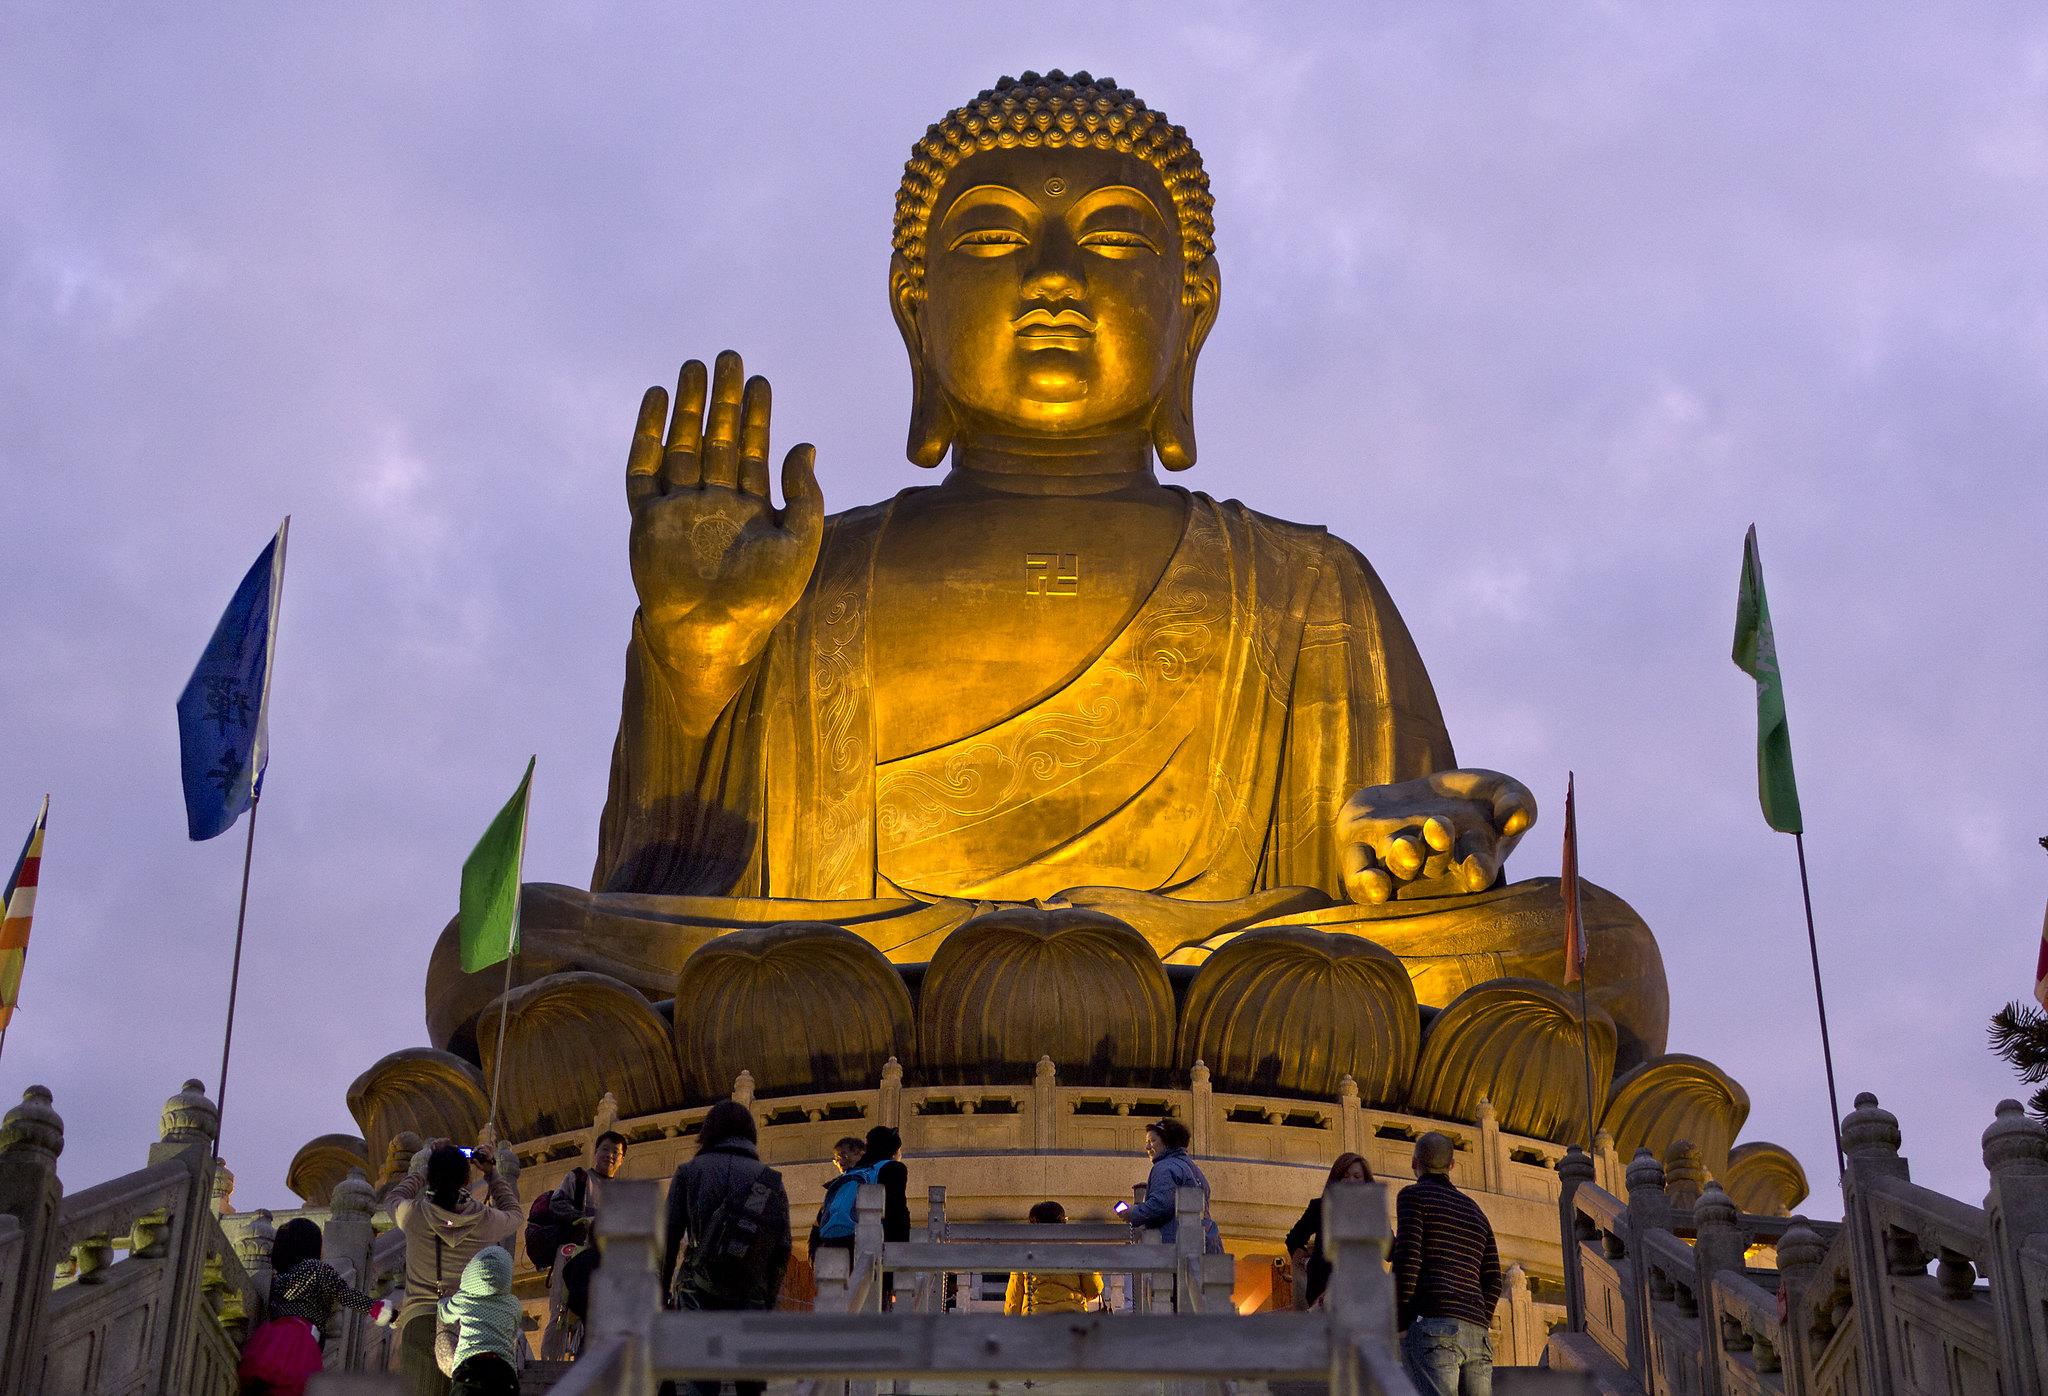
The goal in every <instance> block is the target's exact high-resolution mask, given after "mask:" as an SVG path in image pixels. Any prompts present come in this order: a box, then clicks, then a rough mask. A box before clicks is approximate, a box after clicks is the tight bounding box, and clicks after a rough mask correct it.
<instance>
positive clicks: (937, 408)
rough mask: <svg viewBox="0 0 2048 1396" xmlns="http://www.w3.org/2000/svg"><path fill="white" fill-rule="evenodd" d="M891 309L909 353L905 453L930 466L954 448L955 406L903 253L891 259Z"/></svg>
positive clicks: (923, 464) (918, 462) (914, 279)
mask: <svg viewBox="0 0 2048 1396" xmlns="http://www.w3.org/2000/svg"><path fill="white" fill-rule="evenodd" d="M889 309H890V311H891V312H893V313H894V314H895V316H896V328H897V329H898V330H899V331H900V332H901V333H902V335H903V347H904V349H905V350H907V351H908V352H909V354H910V440H909V443H908V444H907V445H906V446H905V447H904V454H906V455H908V456H909V457H910V459H911V463H912V464H915V465H922V466H925V467H927V468H929V467H931V466H935V465H937V464H938V463H939V462H940V461H942V460H944V459H945V458H946V452H947V451H949V450H951V449H952V447H953V433H954V430H955V428H954V425H953V409H952V406H951V405H950V404H949V403H948V402H947V401H946V395H945V393H944V392H943V391H941V390H940V388H939V380H938V375H937V374H935V373H934V372H933V371H932V365H931V359H930V356H929V355H927V354H926V353H925V337H924V297H923V296H922V295H920V294H919V291H918V284H917V279H916V278H915V277H913V276H912V275H911V274H910V264H909V263H908V262H906V261H904V260H903V254H902V253H900V252H899V253H897V254H896V255H895V256H893V257H891V258H890V259H889Z"/></svg>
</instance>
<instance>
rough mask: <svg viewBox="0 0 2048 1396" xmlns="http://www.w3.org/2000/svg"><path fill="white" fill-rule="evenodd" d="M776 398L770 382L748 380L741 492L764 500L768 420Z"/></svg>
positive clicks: (742, 418) (743, 399)
mask: <svg viewBox="0 0 2048 1396" xmlns="http://www.w3.org/2000/svg"><path fill="white" fill-rule="evenodd" d="M773 407H774V395H773V394H772V393H771V392H770V391H769V389H768V380H767V379H765V378H761V377H754V378H749V379H748V380H747V389H746V392H745V393H744V394H743V395H742V396H741V398H740V492H741V493H742V494H751V495H755V496H758V497H759V498H761V499H766V498H767V497H768V417H769V414H770V412H771V411H772V410H773Z"/></svg>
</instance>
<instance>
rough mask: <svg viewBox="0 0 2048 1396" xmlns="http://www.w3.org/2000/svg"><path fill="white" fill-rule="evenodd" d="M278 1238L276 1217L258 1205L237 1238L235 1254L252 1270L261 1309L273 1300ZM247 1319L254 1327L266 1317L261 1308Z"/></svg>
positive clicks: (258, 1306) (244, 1265)
mask: <svg viewBox="0 0 2048 1396" xmlns="http://www.w3.org/2000/svg"><path fill="white" fill-rule="evenodd" d="M276 1240H277V1224H276V1218H274V1217H272V1216H271V1215H270V1209H269V1208H268V1207H258V1208H257V1209H256V1215H255V1216H254V1217H253V1218H251V1219H250V1221H249V1224H248V1225H247V1226H246V1227H244V1228H242V1234H241V1235H240V1236H239V1237H237V1238H236V1239H235V1258H236V1259H237V1260H239V1261H241V1262H242V1268H243V1269H244V1270H246V1271H248V1272H249V1284H250V1286H251V1287H252V1288H254V1289H255V1291H256V1305H257V1308H258V1309H259V1310H260V1309H261V1308H262V1307H263V1306H264V1305H266V1304H268V1303H269V1302H270V1277H271V1275H272V1274H273V1273H275V1272H274V1271H273V1270H272V1269H271V1268H270V1248H271V1246H272V1244H274V1243H275V1242H276ZM322 1249H323V1250H324V1249H325V1247H324V1246H323V1248H322ZM248 1320H249V1327H250V1328H252V1329H253V1328H254V1327H255V1326H256V1325H257V1324H259V1323H261V1322H262V1321H263V1315H262V1314H261V1313H260V1312H259V1313H252V1314H250V1315H248Z"/></svg>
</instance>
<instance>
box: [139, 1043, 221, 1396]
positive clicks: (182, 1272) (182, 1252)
mask: <svg viewBox="0 0 2048 1396" xmlns="http://www.w3.org/2000/svg"><path fill="white" fill-rule="evenodd" d="M219 1135H220V1109H219V1107H217V1106H216V1105H215V1104H214V1103H213V1102H212V1101H210V1100H208V1099H207V1098H206V1088H205V1086H204V1085H202V1084H201V1083H200V1082H199V1081H198V1080H196V1079H194V1080H188V1081H187V1082H185V1086H184V1089H183V1090H181V1091H179V1092H178V1093H177V1094H176V1095H174V1096H172V1097H171V1098H170V1099H169V1100H167V1101H165V1102H164V1109H163V1115H162V1116H161V1118H160V1120H159V1122H158V1127H157V1142H156V1143H154V1144H152V1145H150V1146H149V1161H150V1162H151V1163H152V1164H156V1163H163V1162H165V1161H167V1160H173V1159H174V1160H176V1161H177V1162H179V1163H182V1164H183V1165H185V1167H186V1169H187V1170H188V1173H189V1177H190V1182H189V1184H188V1186H187V1187H186V1189H185V1193H184V1196H182V1197H181V1198H179V1199H178V1201H177V1202H175V1203H173V1204H172V1209H171V1218H170V1224H169V1225H168V1226H167V1227H166V1228H165V1230H164V1238H165V1242H166V1244H165V1247H164V1268H163V1279H162V1283H163V1285H164V1304H163V1307H162V1308H161V1309H160V1310H158V1319H157V1322H156V1323H154V1324H152V1325H151V1327H152V1329H153V1330H154V1331H153V1333H152V1335H151V1339H150V1341H151V1342H152V1343H154V1344H155V1347H154V1348H153V1350H152V1353H151V1355H150V1356H149V1357H148V1358H147V1359H145V1362H146V1365H148V1366H151V1367H154V1368H156V1370H158V1371H160V1372H162V1373H163V1376H162V1389H163V1390H165V1391H183V1390H186V1389H188V1388H189V1387H190V1386H191V1385H192V1384H193V1383H192V1381H191V1373H190V1372H189V1371H188V1370H187V1366H188V1363H189V1361H190V1359H191V1357H192V1355H193V1353H194V1346H193V1344H192V1343H191V1341H190V1336H191V1332H192V1326H193V1324H194V1323H195V1322H196V1321H197V1319H198V1316H199V1315H200V1313H201V1312H202V1311H203V1310H204V1309H205V1308H206V1307H207V1306H206V1299H205V1293H204V1282H205V1276H206V1228H208V1227H212V1226H217V1225H219V1223H218V1221H216V1219H215V1218H214V1215H213V1208H212V1202H213V1173H214V1158H213V1145H214V1141H215V1139H217V1138H218V1137H219Z"/></svg>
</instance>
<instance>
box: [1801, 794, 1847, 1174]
mask: <svg viewBox="0 0 2048 1396" xmlns="http://www.w3.org/2000/svg"><path fill="white" fill-rule="evenodd" d="M1792 842H1793V846H1794V847H1796V848H1797V849H1798V850H1799V895H1800V897H1801V898H1803V899H1804V900H1805V902H1806V948H1807V950H1808V951H1810V952H1811V953H1812V955H1813V1004H1814V1007H1815V1008H1817V1009H1818V1010H1820V1057H1821V1061H1822V1062H1823V1063H1825V1064H1826V1066H1827V1071H1828V1120H1829V1122H1830V1123H1831V1124H1833V1125H1834V1127H1835V1171H1836V1173H1837V1174H1838V1175H1839V1176H1841V1177H1847V1176H1848V1174H1849V1165H1848V1162H1847V1161H1846V1159H1845V1158H1844V1156H1843V1154H1842V1102H1841V1098H1840V1097H1838V1096H1837V1095H1836V1094H1835V1049H1834V1048H1833V1047H1831V1046H1829V1045H1828V1000H1827V995H1826V994H1824V993H1822V992H1821V987H1820V939H1819V937H1817V936H1815V935H1814V933H1813V890H1812V888H1810V887H1809V886H1808V885H1807V882H1806V834H1805V832H1804V831H1803V830H1799V829H1794V830H1793V831H1792Z"/></svg>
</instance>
